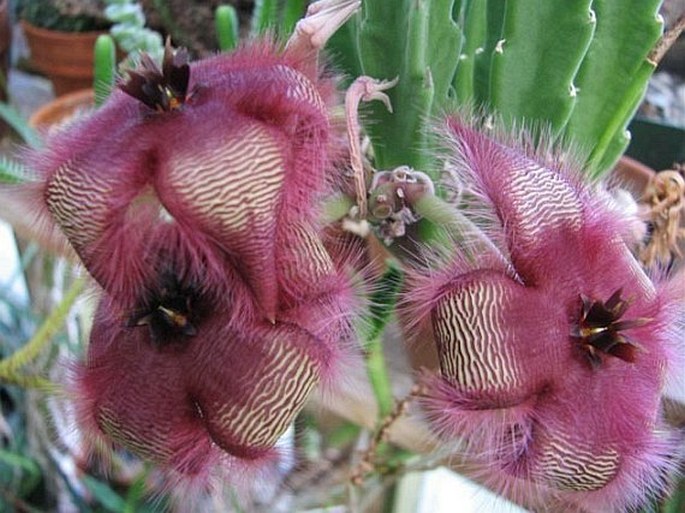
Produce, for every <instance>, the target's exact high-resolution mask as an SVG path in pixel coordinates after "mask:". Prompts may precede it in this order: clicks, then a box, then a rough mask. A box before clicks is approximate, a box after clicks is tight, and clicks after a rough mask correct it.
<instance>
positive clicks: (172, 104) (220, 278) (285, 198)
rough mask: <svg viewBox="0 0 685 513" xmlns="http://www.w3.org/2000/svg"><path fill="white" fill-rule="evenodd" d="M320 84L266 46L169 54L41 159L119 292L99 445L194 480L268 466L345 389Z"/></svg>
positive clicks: (98, 347)
mask: <svg viewBox="0 0 685 513" xmlns="http://www.w3.org/2000/svg"><path fill="white" fill-rule="evenodd" d="M301 65H302V66H303V67H302V68H300V66H301ZM305 65H306V66H305ZM318 73H319V70H317V69H313V68H312V66H310V65H309V64H308V63H306V62H305V61H304V60H303V59H301V58H300V56H298V55H291V54H289V53H287V52H286V53H284V54H283V53H279V52H278V51H277V50H276V48H275V47H272V46H271V45H269V44H264V43H257V44H254V45H252V46H251V47H248V48H245V49H243V50H240V51H238V52H236V53H233V54H230V55H221V56H217V57H214V58H211V59H208V60H205V61H201V62H198V63H196V64H193V65H190V66H189V65H187V64H186V63H185V62H184V61H183V60H182V59H179V58H178V57H176V58H172V56H171V55H170V54H169V55H167V59H166V61H165V64H164V66H163V69H162V70H158V69H156V68H155V66H154V64H152V63H150V62H146V63H144V67H143V69H142V70H139V71H138V72H135V73H134V74H133V75H132V77H131V79H130V81H129V82H127V83H126V84H124V85H122V87H121V89H123V91H121V90H120V91H117V92H115V93H114V94H113V96H112V97H111V98H110V100H109V101H108V102H107V103H106V104H105V105H104V106H103V107H102V108H100V109H99V110H97V111H96V112H95V113H94V114H93V115H92V116H91V117H90V118H88V119H86V120H85V121H83V122H81V123H80V124H77V125H75V126H73V127H71V128H68V129H67V130H66V131H64V132H61V133H58V134H56V135H55V136H54V137H52V138H51V139H49V140H48V142H47V146H46V149H44V150H42V151H41V152H40V153H39V154H37V155H35V156H34V158H33V164H34V167H35V168H36V169H37V170H38V172H39V173H41V175H42V177H43V181H42V194H43V198H44V200H45V204H46V207H47V210H48V212H49V214H50V215H51V217H52V218H53V219H54V221H56V223H57V224H58V225H59V228H60V229H61V230H62V232H63V233H64V234H65V235H66V237H67V238H68V239H69V242H70V243H71V245H72V246H73V248H74V249H75V250H76V252H77V253H78V255H79V256H80V258H81V260H82V261H83V264H84V265H85V267H86V269H87V270H88V272H89V273H90V274H91V275H92V277H93V278H94V279H95V280H96V281H97V283H98V285H99V286H100V287H101V288H102V292H103V297H102V299H101V303H100V306H99V309H98V314H97V316H96V319H95V323H94V326H93V331H92V335H91V344H90V348H89V353H88V360H87V362H86V364H85V365H84V366H83V367H82V368H81V369H80V371H79V373H78V379H77V383H76V388H77V392H78V393H79V394H80V397H81V400H82V403H83V407H82V408H81V417H82V422H83V424H84V425H85V426H86V427H88V428H90V431H91V433H92V434H93V435H94V437H95V438H98V439H105V440H107V439H109V440H112V441H114V442H116V443H118V444H120V445H122V446H124V447H126V448H128V449H130V450H132V451H133V452H135V453H137V454H139V455H141V456H143V457H146V458H149V459H152V460H153V461H155V462H157V463H160V464H161V465H162V466H164V467H165V468H167V469H170V470H173V471H176V472H180V473H181V474H191V475H202V474H206V473H208V472H210V470H211V468H212V465H214V464H215V463H217V462H218V461H223V460H226V459H227V458H229V459H230V458H232V459H233V460H236V459H240V460H244V461H247V460H255V459H264V458H268V457H269V455H271V454H273V447H274V444H275V443H276V441H277V440H278V438H279V437H280V436H281V435H282V434H283V433H284V431H285V430H286V428H287V427H288V425H289V423H290V422H291V421H292V420H293V418H294V416H295V415H296V414H297V413H298V412H299V411H300V409H301V408H302V406H303V404H304V401H305V399H306V398H307V396H308V395H309V393H310V392H311V390H312V389H313V387H314V386H315V385H316V384H317V383H318V382H319V381H320V380H321V379H326V377H327V376H328V377H330V374H331V372H332V370H333V368H334V367H335V364H336V362H337V361H338V358H339V356H340V353H341V352H343V351H344V350H343V349H341V348H340V347H339V344H340V343H341V342H345V341H346V339H349V338H350V337H351V336H352V333H351V332H352V329H351V321H350V316H351V312H352V310H353V304H354V302H355V300H354V297H355V295H354V293H353V291H352V285H351V283H350V279H349V278H348V276H347V274H346V273H344V272H343V271H342V270H341V269H339V267H340V266H339V265H338V264H337V263H336V264H334V262H333V260H332V259H331V257H330V256H329V254H328V253H327V251H326V249H325V248H324V244H323V242H322V235H321V230H320V228H319V227H318V226H317V224H316V220H315V219H316V215H315V214H316V201H317V200H318V198H319V197H320V196H321V195H323V194H324V193H325V192H326V191H325V188H326V180H325V176H326V174H327V173H332V172H334V169H333V163H332V162H331V157H330V155H331V154H332V148H331V142H330V141H331V139H332V138H331V137H330V135H329V133H330V130H331V129H330V126H329V119H328V117H329V109H330V108H331V106H332V104H333V103H334V102H335V101H337V97H336V94H335V92H334V87H333V83H332V81H331V80H330V79H322V78H321V77H319V76H318Z"/></svg>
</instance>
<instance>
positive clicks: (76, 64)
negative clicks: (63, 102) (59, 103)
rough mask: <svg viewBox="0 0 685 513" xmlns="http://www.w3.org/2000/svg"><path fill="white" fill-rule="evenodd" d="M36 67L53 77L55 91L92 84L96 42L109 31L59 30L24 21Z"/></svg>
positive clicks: (50, 77) (32, 60)
mask: <svg viewBox="0 0 685 513" xmlns="http://www.w3.org/2000/svg"><path fill="white" fill-rule="evenodd" d="M22 27H23V29H24V33H25V34H26V40H27V42H28V45H29V49H30V50H31V62H32V64H33V66H34V67H35V68H36V70H38V71H40V72H41V73H44V74H45V75H47V77H48V78H49V79H50V80H51V81H52V85H53V87H54V89H55V95H57V96H61V95H63V94H65V93H68V92H71V91H77V90H79V89H85V88H87V87H92V85H93V46H94V45H95V40H96V39H97V38H98V36H99V35H101V34H106V32H101V31H96V32H60V31H56V30H48V29H44V28H40V27H36V26H34V25H31V24H30V23H28V22H26V21H22Z"/></svg>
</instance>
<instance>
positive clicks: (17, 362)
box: [0, 278, 85, 389]
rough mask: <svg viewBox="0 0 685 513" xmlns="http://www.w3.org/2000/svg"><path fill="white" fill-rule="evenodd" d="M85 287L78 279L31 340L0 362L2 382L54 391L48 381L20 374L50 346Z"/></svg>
mask: <svg viewBox="0 0 685 513" xmlns="http://www.w3.org/2000/svg"><path fill="white" fill-rule="evenodd" d="M84 285H85V279H84V278H78V279H76V280H75V281H74V283H72V285H71V287H70V288H69V289H68V290H67V292H66V293H65V294H64V297H63V298H62V301H61V302H60V303H59V304H58V305H57V307H55V309H54V310H53V311H52V312H51V313H50V315H49V316H48V317H47V318H46V319H45V321H43V324H42V325H41V326H40V328H38V331H36V333H35V335H34V336H33V337H32V338H31V340H29V341H28V342H27V343H26V345H24V346H23V347H22V348H21V349H19V350H18V351H16V352H14V353H13V354H12V355H10V356H8V357H6V358H4V359H3V360H1V361H0V381H2V382H7V383H14V384H20V385H22V386H36V387H38V388H48V389H54V385H52V384H51V383H50V382H49V381H48V380H45V379H44V378H40V377H36V376H25V375H23V374H21V373H20V369H21V368H22V367H24V366H26V365H28V364H29V363H31V362H32V361H34V360H35V359H36V358H37V357H38V355H39V354H40V353H41V352H42V351H43V349H44V348H45V347H46V346H47V345H48V343H49V342H50V340H51V339H52V337H53V335H54V334H55V333H56V332H57V331H58V330H59V329H60V327H61V326H62V324H63V323H64V320H65V319H66V317H67V315H68V314H69V312H70V311H71V308H72V306H73V305H74V303H75V302H76V300H77V299H78V297H79V295H80V294H81V292H82V291H83V288H84Z"/></svg>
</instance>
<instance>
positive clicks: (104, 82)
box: [93, 34, 117, 107]
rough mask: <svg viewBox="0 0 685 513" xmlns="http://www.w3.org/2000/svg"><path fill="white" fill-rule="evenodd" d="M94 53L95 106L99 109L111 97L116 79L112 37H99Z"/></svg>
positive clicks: (114, 49) (105, 35)
mask: <svg viewBox="0 0 685 513" xmlns="http://www.w3.org/2000/svg"><path fill="white" fill-rule="evenodd" d="M93 51H94V58H93V89H94V90H95V106H96V107H99V106H100V105H102V104H103V103H104V102H105V100H107V98H108V97H109V95H110V93H111V92H112V88H113V87H114V82H115V79H116V65H117V62H116V47H115V44H114V39H112V36H110V35H108V34H103V35H101V36H98V38H97V39H96V40H95V48H94V50H93Z"/></svg>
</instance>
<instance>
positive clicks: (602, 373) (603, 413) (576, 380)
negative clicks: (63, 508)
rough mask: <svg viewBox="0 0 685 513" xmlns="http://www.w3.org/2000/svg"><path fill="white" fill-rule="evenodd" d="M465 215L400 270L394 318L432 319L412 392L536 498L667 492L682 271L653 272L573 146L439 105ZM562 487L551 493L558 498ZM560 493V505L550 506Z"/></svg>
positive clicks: (525, 498) (493, 481) (631, 500)
mask: <svg viewBox="0 0 685 513" xmlns="http://www.w3.org/2000/svg"><path fill="white" fill-rule="evenodd" d="M438 130H439V132H440V133H441V134H442V136H443V143H444V150H445V155H446V157H447V167H446V168H447V169H448V170H449V174H450V176H451V179H448V180H446V184H445V185H446V186H447V187H451V188H452V189H456V191H455V192H456V194H454V198H456V199H455V200H454V203H455V204H454V205H453V206H454V207H455V208H459V209H461V211H462V212H463V213H464V214H465V216H466V219H469V220H470V221H472V222H473V224H472V225H470V226H465V228H464V232H463V233H461V234H460V240H459V242H458V243H457V242H455V246H458V247H459V248H460V249H457V250H453V251H450V252H446V253H445V252H440V253H439V254H437V255H436V252H435V251H426V254H425V258H424V259H423V260H422V261H420V263H418V264H416V266H415V268H414V269H413V270H412V271H411V273H410V274H411V275H410V278H409V280H408V286H407V289H406V291H405V296H404V301H403V303H404V305H403V318H404V319H405V321H406V322H405V328H406V330H407V331H408V332H409V333H411V332H414V331H415V330H416V327H417V324H419V323H421V322H423V321H425V322H429V323H430V325H431V326H432V330H433V335H434V340H435V343H436V346H437V351H438V355H439V362H440V372H439V374H434V373H433V372H428V371H427V372H425V373H424V375H423V377H422V380H423V384H424V388H425V390H426V393H425V397H424V399H423V404H424V407H425V409H426V413H427V415H428V417H429V419H430V420H431V422H432V424H433V426H434V427H435V429H436V430H437V431H438V432H439V433H440V434H441V436H442V437H443V439H444V440H445V441H446V442H447V443H450V441H452V442H451V443H453V444H464V445H463V450H464V451H465V452H466V454H467V456H468V457H469V458H470V459H471V460H472V461H474V462H475V463H477V466H478V470H477V471H476V474H477V475H479V477H480V478H481V479H482V480H483V481H484V482H486V483H488V484H489V485H490V486H492V487H493V488H494V489H497V490H499V491H500V492H502V493H504V494H505V495H509V496H510V497H513V498H514V499H516V500H517V501H519V502H521V503H523V504H526V505H529V506H531V507H534V508H542V509H543V510H545V511H548V510H549V511H556V510H557V509H555V508H559V507H563V506H561V505H562V504H566V505H568V504H569V503H571V504H576V505H578V506H580V507H581V508H584V509H586V510H587V511H602V512H604V511H628V510H632V509H633V508H635V507H638V506H639V505H642V504H643V503H644V502H646V501H647V500H648V499H650V498H652V497H658V496H660V494H661V493H664V492H665V489H666V488H667V487H668V485H669V483H670V480H671V478H672V477H673V475H674V473H676V471H677V469H678V466H679V464H680V463H681V462H682V460H683V456H685V455H684V454H682V452H683V451H682V436H681V435H678V434H677V433H676V431H675V430H674V429H672V428H670V427H669V426H668V425H667V424H666V422H665V421H664V418H663V413H662V408H661V396H662V393H663V390H664V386H665V384H666V383H667V381H668V380H674V379H675V378H676V377H677V375H676V373H677V372H678V370H681V369H682V368H683V367H682V364H683V358H682V356H683V340H685V318H684V316H685V275H683V273H682V272H681V273H680V275H678V276H675V277H673V278H672V279H671V280H670V281H669V280H666V279H654V280H652V279H650V277H648V276H647V275H646V274H645V273H644V271H643V270H642V269H641V268H640V266H639V265H638V263H637V262H636V260H635V258H634V257H633V255H631V253H630V251H629V249H628V244H632V242H633V241H631V240H625V239H624V237H625V238H629V234H630V232H631V226H632V224H631V220H629V219H626V218H625V217H623V214H622V213H620V212H619V211H618V209H617V208H616V206H615V205H613V203H612V200H611V196H610V195H609V194H608V193H607V192H606V190H604V189H602V187H601V185H600V184H589V183H584V181H583V177H582V174H581V173H580V170H579V167H578V166H577V165H575V164H574V163H573V162H571V161H570V160H571V159H570V157H569V155H568V154H562V153H561V152H558V151H557V152H555V151H552V150H551V148H552V146H551V145H549V146H545V143H544V141H543V142H542V143H541V144H539V145H534V144H532V143H531V142H530V141H529V140H527V138H526V136H525V135H524V136H512V135H507V134H506V133H504V131H502V130H498V129H494V128H493V122H492V119H491V118H487V119H486V118H479V117H477V116H476V117H474V116H472V115H469V114H465V115H461V116H459V115H452V116H448V117H446V119H445V120H444V121H443V123H442V125H441V126H440V127H439V129H438ZM558 501H560V502H558ZM555 504H556V506H555Z"/></svg>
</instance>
